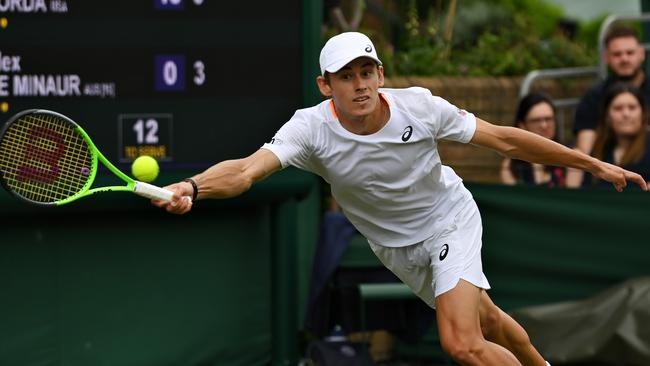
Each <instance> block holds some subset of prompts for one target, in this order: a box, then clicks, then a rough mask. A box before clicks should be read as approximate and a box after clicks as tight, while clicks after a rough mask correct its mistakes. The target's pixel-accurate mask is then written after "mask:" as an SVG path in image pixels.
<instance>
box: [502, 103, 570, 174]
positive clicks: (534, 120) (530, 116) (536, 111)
mask: <svg viewBox="0 0 650 366" xmlns="http://www.w3.org/2000/svg"><path fill="white" fill-rule="evenodd" d="M555 115H556V111H555V105H553V101H551V98H549V97H548V96H547V95H546V94H543V93H538V92H534V93H530V94H528V95H526V96H525V97H523V98H522V99H521V101H520V102H519V106H518V107H517V114H516V116H515V126H516V127H519V128H522V129H524V130H528V131H530V132H533V133H536V134H538V135H540V136H543V137H546V138H548V139H551V140H555V138H556V130H557V122H556V120H555ZM565 175H566V174H565V169H564V168H560V167H553V166H545V165H541V164H531V163H529V162H526V161H521V160H514V159H510V158H505V159H503V162H502V163H501V181H502V182H503V183H504V184H508V185H515V184H527V185H534V186H546V187H564V186H565Z"/></svg>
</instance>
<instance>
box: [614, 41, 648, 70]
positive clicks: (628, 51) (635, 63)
mask: <svg viewBox="0 0 650 366" xmlns="http://www.w3.org/2000/svg"><path fill="white" fill-rule="evenodd" d="M643 60H645V52H644V50H643V47H641V45H640V44H639V42H638V41H637V40H636V39H635V38H634V37H619V38H614V39H612V40H611V41H610V42H609V44H608V45H607V49H606V50H605V62H606V63H607V65H609V67H610V68H611V69H612V71H613V72H614V74H616V75H617V76H618V77H621V78H633V77H634V76H636V75H637V74H638V73H640V72H641V70H642V69H641V67H642V64H643Z"/></svg>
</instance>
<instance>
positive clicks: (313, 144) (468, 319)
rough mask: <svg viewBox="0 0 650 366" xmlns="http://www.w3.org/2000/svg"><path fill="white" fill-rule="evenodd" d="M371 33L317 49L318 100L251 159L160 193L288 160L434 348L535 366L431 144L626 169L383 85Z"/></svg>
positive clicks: (617, 178)
mask: <svg viewBox="0 0 650 366" xmlns="http://www.w3.org/2000/svg"><path fill="white" fill-rule="evenodd" d="M381 65H382V63H381V61H380V60H379V58H378V57H377V53H376V50H375V47H374V45H373V43H372V42H371V40H370V39H369V38H368V37H366V36H365V35H363V34H361V33H356V32H348V33H342V34H339V35H337V36H334V37H332V38H331V39H330V40H329V41H328V42H327V43H326V44H325V46H324V47H323V49H322V51H321V54H320V67H321V75H319V76H318V77H317V78H316V83H317V84H318V88H319V89H320V91H321V93H322V94H323V95H324V96H326V97H328V98H329V99H327V100H325V101H323V102H322V103H320V104H318V105H316V106H313V107H311V108H306V109H301V110H298V111H297V112H296V113H295V114H294V116H293V117H292V118H291V119H290V120H289V121H288V122H287V123H286V124H284V126H282V127H281V128H280V129H279V131H278V132H277V133H276V135H275V136H274V137H273V138H272V139H271V141H270V142H268V143H266V144H264V145H263V146H262V147H261V148H260V149H259V150H258V151H256V152H255V153H253V154H252V155H250V156H248V157H245V158H243V159H238V160H227V161H223V162H220V163H218V164H216V165H214V166H212V167H210V168H208V169H207V170H205V171H204V172H202V173H200V174H197V175H195V176H194V177H192V178H188V179H186V180H185V181H182V182H179V183H175V184H172V185H170V186H168V187H166V188H168V189H170V190H172V191H174V192H175V194H174V200H173V201H172V202H171V203H165V202H161V201H154V202H153V203H154V204H155V205H157V206H159V207H163V208H165V209H166V210H167V211H169V212H172V213H176V214H184V213H186V212H188V211H190V210H191V208H192V204H191V203H190V202H189V200H181V199H180V198H181V197H183V196H193V197H194V198H195V199H207V198H228V197H233V196H237V195H239V194H241V193H243V192H245V191H246V190H248V189H249V188H250V187H251V186H252V185H253V184H254V183H255V182H258V181H260V180H262V179H264V178H265V177H267V176H269V175H270V174H272V173H273V172H275V171H278V170H280V169H283V168H285V167H287V166H290V165H292V166H295V167H298V168H300V169H304V170H307V171H310V172H313V173H315V174H318V175H320V176H321V177H323V179H325V180H326V181H327V182H328V183H329V184H330V185H331V189H332V195H333V197H334V198H335V199H336V201H337V202H338V203H339V205H340V206H341V208H342V210H343V212H344V213H345V215H346V216H347V217H348V218H349V220H350V221H351V222H352V223H353V224H354V226H355V227H356V228H357V229H358V230H359V232H360V233H361V234H363V235H364V236H365V237H366V238H367V239H368V242H369V244H370V247H371V248H372V250H373V251H374V252H375V254H376V255H377V256H378V257H379V258H380V259H381V261H382V262H383V263H384V265H385V266H386V267H387V268H389V269H390V270H391V271H393V272H394V273H395V274H396V275H397V277H399V278H400V279H401V280H402V281H403V282H404V283H406V284H407V285H408V286H409V287H410V288H411V289H412V290H413V292H415V293H416V294H417V295H418V296H419V297H420V298H421V299H422V300H423V301H425V302H426V303H427V304H428V305H429V306H430V307H432V308H435V309H437V312H436V314H437V324H438V327H439V334H440V339H441V343H442V347H443V349H444V350H445V351H446V352H447V353H449V354H450V355H451V357H453V358H454V360H456V361H457V362H459V363H460V364H463V365H494V366H507V365H527V366H528V365H530V366H544V365H547V363H546V361H545V360H544V359H543V358H542V356H541V355H540V354H539V353H538V352H537V350H536V349H535V348H534V347H533V345H532V344H531V342H530V339H529V337H528V334H527V333H526V332H525V330H524V329H523V328H522V327H521V326H520V325H519V324H517V323H516V322H515V321H514V320H513V319H512V318H511V317H510V316H508V315H507V314H506V313H505V312H503V311H502V310H501V309H499V308H498V307H497V306H496V305H495V304H494V303H493V302H492V301H491V299H490V297H489V296H488V294H487V292H486V291H485V290H487V289H489V288H490V285H489V283H488V280H487V278H486V277H485V275H484V274H483V268H482V264H481V245H482V243H481V235H482V224H481V217H480V214H479V211H478V208H477V205H476V203H475V202H474V200H473V198H472V195H471V194H470V192H469V191H468V190H467V189H466V188H465V187H464V185H463V183H462V181H461V179H460V178H459V177H458V176H457V175H456V174H455V173H454V171H453V170H452V169H451V168H449V167H447V166H444V165H442V164H441V162H440V156H439V154H438V150H437V144H438V140H441V139H447V140H453V141H460V142H463V143H471V144H475V145H479V146H484V147H487V148H491V149H494V150H496V151H498V152H500V153H502V154H504V155H507V156H509V157H511V158H513V159H520V160H527V161H531V162H535V163H540V164H547V165H556V166H569V167H574V168H578V169H583V170H586V171H589V172H591V173H592V174H594V175H596V176H598V177H599V178H600V179H603V180H606V181H608V182H611V183H612V184H613V185H614V187H615V188H616V190H618V191H621V190H622V189H623V188H624V187H625V186H626V185H627V183H628V181H631V182H635V183H637V184H639V185H640V186H641V187H642V188H643V189H644V190H647V189H648V188H647V186H646V181H645V180H644V179H643V178H642V177H641V176H639V175H638V174H636V173H632V172H629V171H626V170H624V169H622V168H620V167H617V166H614V165H611V164H607V163H604V162H602V161H599V160H597V159H595V158H592V157H590V156H588V155H585V154H583V153H580V152H576V151H574V150H571V149H569V148H566V147H564V146H562V145H560V144H557V143H555V142H553V141H551V140H549V139H546V138H543V137H540V136H538V135H535V134H532V133H529V132H527V131H524V130H522V129H518V128H514V127H502V126H496V125H492V124H490V123H488V122H485V121H483V120H481V119H479V118H476V117H475V116H474V115H473V114H471V113H469V112H467V111H464V110H462V109H459V108H456V107H455V106H453V105H452V104H450V103H449V102H447V101H445V100H444V99H442V98H439V97H436V96H432V95H431V93H430V92H429V90H427V89H423V88H417V87H414V88H407V89H383V88H381V87H382V86H383V84H384V69H383V67H382V66H381Z"/></svg>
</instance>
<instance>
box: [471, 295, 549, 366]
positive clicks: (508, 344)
mask: <svg viewBox="0 0 650 366" xmlns="http://www.w3.org/2000/svg"><path fill="white" fill-rule="evenodd" d="M479 316H480V322H481V329H482V332H483V336H484V337H485V339H487V340H488V341H491V342H494V343H497V344H500V345H501V346H503V347H505V348H507V349H508V350H510V351H511V352H512V353H513V354H514V355H515V357H517V359H518V360H519V362H521V364H522V365H524V366H545V365H546V361H544V358H543V357H542V355H540V354H539V352H538V351H537V349H535V347H534V346H533V344H532V343H531V342H530V338H529V337H528V333H526V331H525V330H524V328H523V327H522V326H521V325H519V323H517V322H516V321H515V320H514V319H512V317H510V315H508V314H506V313H505V312H504V311H503V310H501V309H500V308H499V307H498V306H496V305H495V304H494V302H492V299H490V296H489V295H488V294H487V293H486V292H485V291H481V295H480V301H479Z"/></svg>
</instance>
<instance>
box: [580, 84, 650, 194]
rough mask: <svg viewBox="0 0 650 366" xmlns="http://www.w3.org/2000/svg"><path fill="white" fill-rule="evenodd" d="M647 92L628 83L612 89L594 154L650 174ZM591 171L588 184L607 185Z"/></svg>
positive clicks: (586, 184)
mask: <svg viewBox="0 0 650 366" xmlns="http://www.w3.org/2000/svg"><path fill="white" fill-rule="evenodd" d="M643 98H644V96H643V93H642V92H641V91H640V90H639V89H638V88H635V87H634V86H632V85H630V84H627V83H617V84H614V85H612V86H611V87H610V89H608V91H607V94H606V95H605V100H604V106H603V107H604V108H603V109H602V113H601V118H600V121H599V124H598V129H597V137H596V141H595V143H594V149H593V153H592V155H593V156H594V157H595V158H597V159H600V160H602V161H606V162H609V163H612V164H615V165H618V166H620V167H623V168H625V169H628V170H631V171H633V172H636V173H638V174H640V175H641V176H642V177H643V178H645V179H646V180H647V179H648V177H650V154H649V150H648V148H647V146H648V107H647V104H646V103H645V102H644V99H643ZM604 183H605V182H601V181H599V180H597V179H594V178H593V177H592V176H591V175H590V174H587V175H586V176H585V180H584V185H585V186H589V185H601V184H602V185H603V186H604Z"/></svg>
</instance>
